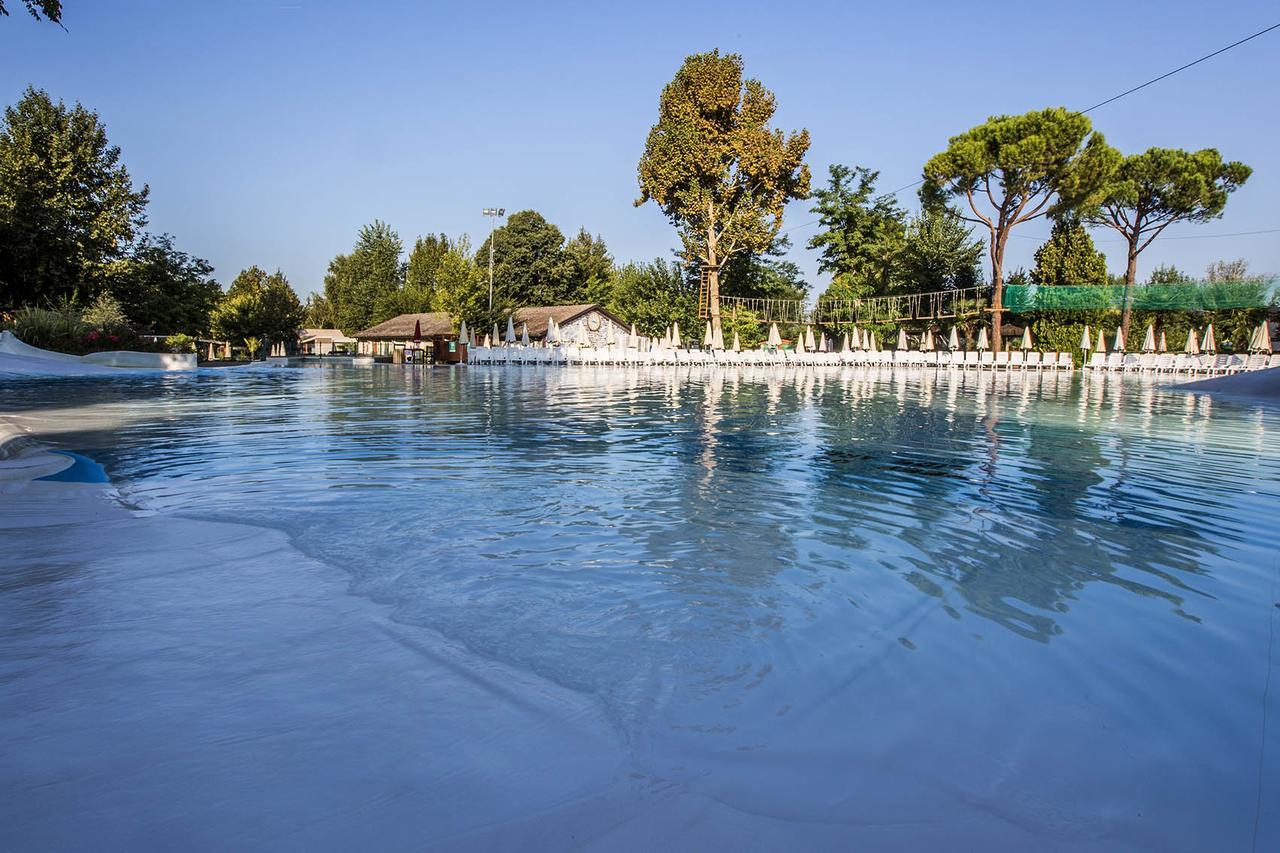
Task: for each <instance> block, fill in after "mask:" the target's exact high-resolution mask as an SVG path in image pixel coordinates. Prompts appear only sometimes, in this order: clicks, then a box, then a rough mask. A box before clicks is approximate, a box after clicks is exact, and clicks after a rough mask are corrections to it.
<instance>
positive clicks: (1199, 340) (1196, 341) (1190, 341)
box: [1080, 320, 1271, 355]
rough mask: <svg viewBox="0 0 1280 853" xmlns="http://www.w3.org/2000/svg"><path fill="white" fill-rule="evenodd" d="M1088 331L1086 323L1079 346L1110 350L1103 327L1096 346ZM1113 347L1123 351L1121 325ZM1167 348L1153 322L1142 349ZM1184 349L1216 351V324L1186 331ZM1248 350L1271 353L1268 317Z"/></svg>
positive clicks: (1254, 335)
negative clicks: (1214, 330) (1214, 331)
mask: <svg viewBox="0 0 1280 853" xmlns="http://www.w3.org/2000/svg"><path fill="white" fill-rule="evenodd" d="M1089 332H1090V330H1089V327H1088V326H1085V327H1084V332H1083V333H1082V334H1081V335H1080V349H1082V350H1084V351H1085V352H1088V351H1089V350H1093V351H1094V352H1101V353H1105V352H1106V351H1107V339H1106V335H1104V334H1103V333H1102V330H1101V329H1099V330H1098V336H1097V343H1096V345H1095V344H1094V342H1093V341H1092V340H1091V339H1090V336H1089ZM1111 348H1112V351H1113V352H1124V348H1125V346H1124V332H1123V330H1122V329H1120V328H1119V327H1116V333H1115V338H1114V339H1113V340H1112V343H1111ZM1168 351H1169V347H1168V344H1167V342H1166V341H1165V335H1164V331H1163V330H1161V332H1160V335H1159V337H1158V338H1157V336H1156V329H1155V325H1154V324H1152V325H1149V326H1147V333H1146V335H1144V336H1143V338H1142V352H1168ZM1182 351H1183V352H1184V353H1187V354H1188V355H1199V354H1200V353H1201V352H1202V351H1203V352H1217V351H1218V343H1217V341H1216V340H1215V338H1214V333H1213V324H1212V323H1210V324H1209V325H1208V326H1207V327H1205V330H1204V336H1203V337H1201V336H1200V335H1198V334H1197V333H1196V330H1195V329H1194V328H1192V329H1191V330H1190V331H1189V332H1188V333H1187V342H1186V344H1184V345H1183V347H1182ZM1249 351H1250V352H1264V353H1270V352H1271V329H1270V327H1269V325H1268V323H1267V321H1266V320H1263V321H1262V322H1261V323H1259V324H1258V327H1257V328H1256V329H1254V330H1253V335H1252V336H1250V338H1249Z"/></svg>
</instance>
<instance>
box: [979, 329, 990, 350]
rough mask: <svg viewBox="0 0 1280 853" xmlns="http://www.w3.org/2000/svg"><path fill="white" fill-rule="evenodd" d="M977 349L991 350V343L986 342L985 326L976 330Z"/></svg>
mask: <svg viewBox="0 0 1280 853" xmlns="http://www.w3.org/2000/svg"><path fill="white" fill-rule="evenodd" d="M978 349H979V350H980V351H981V350H988V349H991V343H990V342H989V341H988V340H987V327H986V326H983V327H982V328H981V329H979V330H978Z"/></svg>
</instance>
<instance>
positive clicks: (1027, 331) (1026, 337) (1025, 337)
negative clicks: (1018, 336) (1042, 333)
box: [1022, 326, 1031, 352]
mask: <svg viewBox="0 0 1280 853" xmlns="http://www.w3.org/2000/svg"><path fill="white" fill-rule="evenodd" d="M1029 349H1031V327H1030V326H1023V327H1022V350H1023V351H1024V352H1025V351H1026V350H1029Z"/></svg>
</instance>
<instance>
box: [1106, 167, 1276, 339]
mask: <svg viewBox="0 0 1280 853" xmlns="http://www.w3.org/2000/svg"><path fill="white" fill-rule="evenodd" d="M1252 171H1253V170H1252V169H1250V168H1249V167H1248V166H1246V165H1245V164H1243V163H1240V162H1236V161H1231V162H1227V161H1224V160H1223V159H1222V155H1221V154H1219V153H1218V152H1217V151H1216V150H1215V149H1213V148H1205V149H1202V150H1200V151H1183V150H1180V149H1176V148H1149V149H1147V150H1146V151H1144V152H1143V153H1141V154H1133V155H1131V156H1129V157H1125V158H1124V159H1123V160H1122V161H1121V162H1120V164H1119V167H1118V168H1117V169H1116V170H1115V173H1114V174H1113V175H1112V176H1111V177H1110V180H1109V181H1108V182H1107V185H1106V190H1105V194H1104V195H1103V197H1102V198H1101V199H1100V204H1099V205H1098V206H1096V207H1095V208H1092V209H1091V210H1089V211H1088V219H1089V221H1090V222H1092V223H1094V224H1097V225H1105V226H1107V227H1109V228H1114V229H1115V230H1116V231H1118V232H1119V233H1120V235H1121V236H1122V237H1124V239H1125V242H1126V243H1127V244H1128V265H1127V266H1126V268H1125V278H1124V281H1125V299H1124V311H1123V312H1122V314H1121V317H1120V326H1121V328H1122V329H1124V333H1125V334H1126V335H1127V334H1128V333H1129V319H1130V315H1131V314H1132V311H1133V287H1134V283H1135V282H1136V281H1137V277H1138V255H1140V254H1141V253H1142V251H1143V250H1144V249H1146V248H1147V246H1150V245H1151V241H1152V240H1154V239H1155V238H1156V237H1158V236H1160V232H1162V231H1164V229H1166V228H1168V227H1169V226H1170V225H1172V224H1174V223H1175V222H1208V221H1209V220H1211V219H1217V218H1219V217H1221V216H1222V211H1223V208H1225V207H1226V204H1227V196H1228V195H1230V194H1231V193H1233V192H1235V191H1236V190H1237V189H1238V188H1239V187H1240V186H1241V185H1242V184H1244V182H1245V181H1246V180H1248V178H1249V175H1250V174H1251V173H1252Z"/></svg>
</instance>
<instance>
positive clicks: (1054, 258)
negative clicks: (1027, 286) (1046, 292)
mask: <svg viewBox="0 0 1280 853" xmlns="http://www.w3.org/2000/svg"><path fill="white" fill-rule="evenodd" d="M1035 260H1036V264H1035V266H1034V267H1032V269H1031V281H1032V283H1034V284H1046V285H1070V284H1106V283H1107V256H1106V255H1104V254H1102V252H1099V251H1098V250H1097V249H1095V248H1094V247H1093V238H1092V237H1090V236H1089V232H1088V231H1086V230H1085V228H1084V226H1083V225H1082V224H1080V219H1079V217H1076V216H1073V215H1070V214H1066V215H1063V216H1058V217H1055V218H1054V220H1053V229H1052V230H1051V231H1050V232H1049V239H1048V240H1046V241H1045V242H1044V244H1043V245H1041V246H1040V248H1038V249H1036V255H1035Z"/></svg>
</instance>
